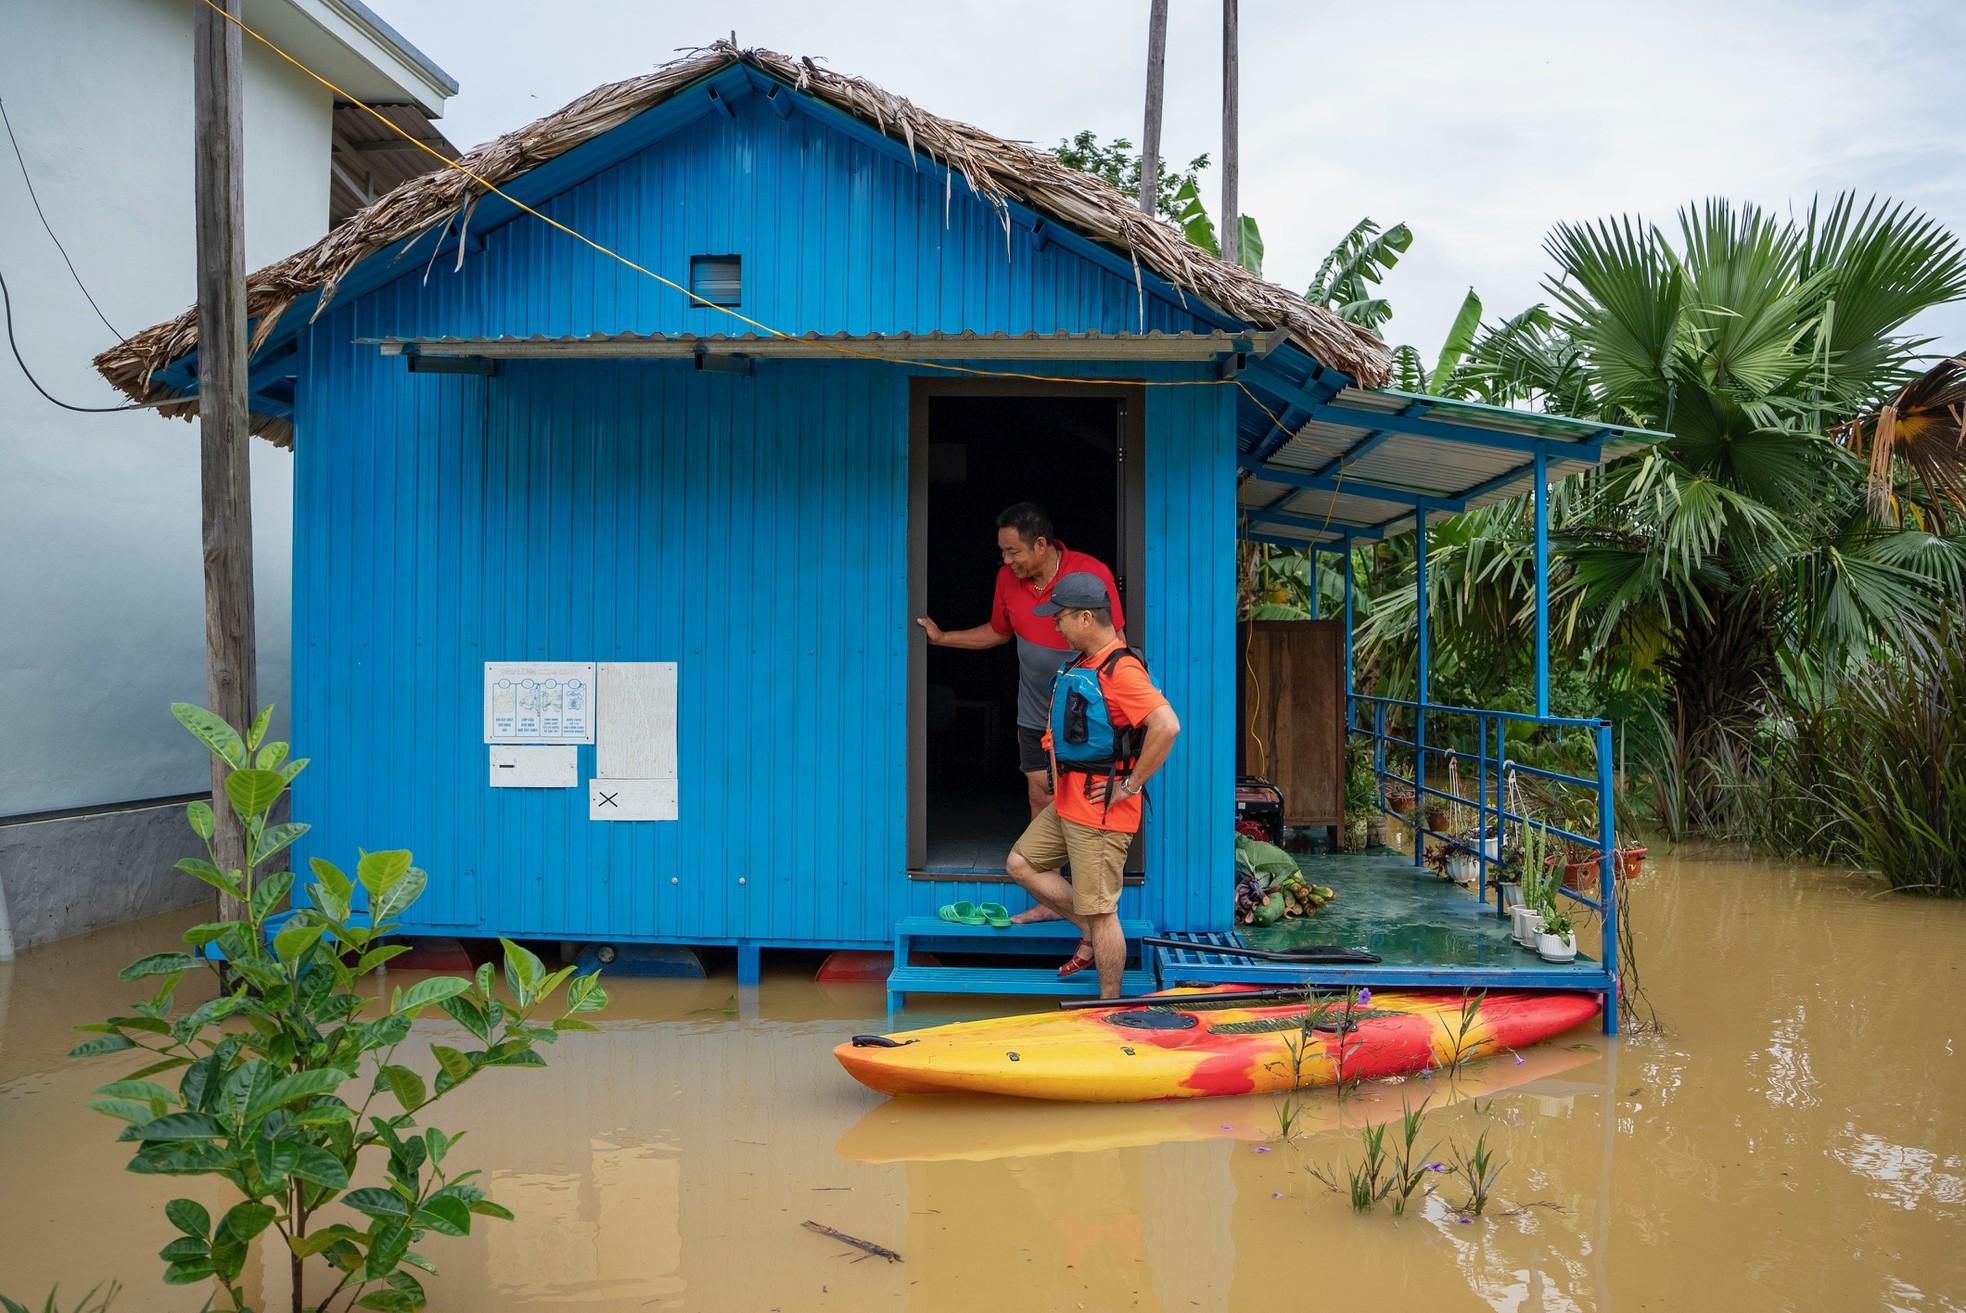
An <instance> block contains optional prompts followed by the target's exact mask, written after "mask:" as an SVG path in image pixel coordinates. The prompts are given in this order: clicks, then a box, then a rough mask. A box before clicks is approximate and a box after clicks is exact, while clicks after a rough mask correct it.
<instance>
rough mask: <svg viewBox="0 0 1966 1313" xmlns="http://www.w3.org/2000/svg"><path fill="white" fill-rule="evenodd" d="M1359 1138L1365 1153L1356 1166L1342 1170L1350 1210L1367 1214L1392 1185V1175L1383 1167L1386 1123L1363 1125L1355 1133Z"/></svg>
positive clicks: (1385, 1158) (1385, 1165)
mask: <svg viewBox="0 0 1966 1313" xmlns="http://www.w3.org/2000/svg"><path fill="white" fill-rule="evenodd" d="M1359 1138H1360V1139H1362V1140H1363V1141H1364V1143H1365V1154H1364V1156H1363V1157H1362V1158H1361V1159H1360V1160H1359V1165H1358V1166H1357V1167H1347V1168H1346V1169H1345V1180H1346V1183H1347V1189H1346V1197H1347V1198H1349V1199H1350V1200H1351V1204H1352V1208H1353V1209H1354V1210H1356V1211H1358V1212H1361V1213H1369V1212H1371V1211H1372V1209H1373V1208H1375V1207H1376V1206H1377V1205H1378V1203H1379V1201H1380V1200H1381V1199H1384V1198H1385V1197H1386V1193H1387V1191H1389V1190H1391V1189H1392V1188H1393V1183H1392V1177H1391V1175H1390V1173H1389V1172H1388V1170H1387V1169H1388V1166H1389V1164H1388V1162H1387V1154H1386V1123H1384V1122H1374V1123H1371V1124H1369V1125H1367V1126H1366V1127H1365V1128H1364V1129H1363V1130H1361V1131H1360V1132H1359Z"/></svg>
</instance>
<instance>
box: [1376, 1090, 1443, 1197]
mask: <svg viewBox="0 0 1966 1313" xmlns="http://www.w3.org/2000/svg"><path fill="white" fill-rule="evenodd" d="M1429 1097H1431V1096H1429ZM1426 1121H1427V1100H1426V1099H1422V1100H1420V1106H1419V1107H1417V1108H1415V1107H1413V1106H1412V1105H1411V1104H1401V1106H1400V1115H1399V1139H1397V1140H1395V1141H1394V1142H1393V1148H1392V1153H1391V1155H1390V1157H1391V1159H1392V1171H1391V1172H1390V1173H1389V1175H1388V1176H1387V1189H1386V1197H1387V1198H1388V1199H1390V1200H1391V1201H1392V1205H1393V1216H1394V1217H1404V1216H1405V1215H1406V1205H1407V1203H1408V1202H1409V1201H1411V1200H1412V1198H1413V1193H1414V1191H1416V1190H1418V1189H1419V1188H1420V1182H1422V1181H1424V1180H1425V1179H1426V1177H1427V1172H1428V1171H1429V1166H1428V1163H1427V1157H1428V1155H1430V1154H1431V1153H1432V1152H1433V1148H1432V1146H1429V1147H1428V1148H1426V1149H1424V1150H1423V1149H1421V1148H1419V1142H1420V1132H1421V1130H1422V1129H1423V1128H1424V1127H1425V1125H1426Z"/></svg>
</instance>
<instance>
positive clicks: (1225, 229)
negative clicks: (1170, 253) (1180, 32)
mask: <svg viewBox="0 0 1966 1313" xmlns="http://www.w3.org/2000/svg"><path fill="white" fill-rule="evenodd" d="M1241 81H1242V79H1241V75H1240V74H1239V73H1238V72H1237V70H1236V0H1222V238H1221V243H1220V244H1221V247H1222V258H1223V259H1224V260H1227V261H1229V262H1230V263H1232V264H1233V263H1234V262H1235V259H1236V255H1237V251H1238V248H1239V247H1240V245H1241V243H1240V242H1239V241H1238V240H1237V238H1239V237H1240V236H1241V235H1242V217H1241V216H1242V208H1241V201H1240V198H1239V197H1238V196H1237V195H1236V183H1237V163H1238V160H1237V157H1238V155H1239V154H1240V152H1239V151H1238V149H1237V145H1238V138H1239V134H1238V132H1237V128H1236V114H1237V109H1238V106H1237V100H1238V98H1239V89H1240V86H1241Z"/></svg>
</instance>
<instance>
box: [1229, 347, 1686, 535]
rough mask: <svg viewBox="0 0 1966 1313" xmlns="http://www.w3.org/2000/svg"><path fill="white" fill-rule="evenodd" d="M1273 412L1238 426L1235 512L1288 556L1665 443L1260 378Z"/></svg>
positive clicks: (1590, 426)
mask: <svg viewBox="0 0 1966 1313" xmlns="http://www.w3.org/2000/svg"><path fill="white" fill-rule="evenodd" d="M1245 377H1246V379H1247V380H1248V382H1249V383H1250V384H1251V386H1253V387H1256V388H1258V389H1260V390H1262V391H1265V392H1268V393H1270V394H1271V395H1274V396H1277V397H1278V398H1279V408H1278V410H1276V411H1272V412H1268V413H1261V414H1255V415H1253V416H1252V414H1250V413H1249V412H1254V411H1259V410H1260V409H1261V408H1260V407H1254V406H1248V405H1247V404H1246V403H1245V407H1244V409H1245V413H1244V415H1243V417H1242V426H1241V435H1240V436H1241V441H1240V444H1239V446H1240V450H1239V453H1238V456H1237V460H1238V463H1239V465H1240V469H1241V475H1242V481H1241V486H1240V488H1239V489H1238V492H1237V497H1236V505H1237V511H1238V515H1239V518H1240V520H1241V523H1242V526H1243V529H1244V532H1245V533H1246V535H1247V536H1248V537H1250V538H1251V539H1254V540H1256V541H1260V542H1270V543H1277V544H1280V545H1283V546H1290V547H1300V548H1301V547H1307V546H1313V545H1316V544H1320V543H1325V544H1333V545H1336V544H1341V543H1344V542H1346V541H1347V540H1351V541H1372V540H1377V539H1381V538H1387V537H1393V536H1397V535H1399V534H1402V533H1406V532H1408V531H1409V530H1411V529H1412V528H1413V525H1414V517H1415V513H1416V512H1418V511H1426V512H1429V513H1436V512H1437V513H1441V514H1455V513H1458V512H1461V511H1467V510H1474V509H1476V508H1478V507H1482V506H1488V505H1491V504H1493V503H1495V502H1499V501H1503V500H1506V499H1507V498H1510V497H1514V496H1519V495H1520V494H1522V493H1524V492H1526V491H1528V490H1529V489H1530V488H1532V487H1533V486H1534V482H1535V475H1536V460H1537V457H1538V456H1539V455H1540V456H1541V457H1542V459H1543V461H1544V466H1545V469H1546V471H1547V474H1548V477H1549V480H1550V481H1551V482H1552V483H1554V482H1557V481H1559V480H1561V479H1563V478H1566V477H1568V476H1569V475H1572V474H1577V473H1580V472H1582V471H1584V470H1588V469H1591V468H1593V467H1595V466H1597V465H1601V464H1603V463H1604V462H1606V461H1609V460H1615V459H1616V458H1618V457H1619V456H1622V455H1625V454H1627V453H1629V452H1632V451H1635V450H1638V449H1640V448H1642V447H1645V446H1649V445H1651V444H1652V443H1655V442H1658V441H1660V440H1662V439H1664V438H1666V437H1667V436H1669V435H1667V434H1664V433H1654V432H1651V431H1649V430H1646V429H1636V428H1630V427H1626V426H1623V425H1616V424H1599V423H1595V422H1592V421H1588V420H1576V419H1567V418H1564V417H1562V416H1558V415H1546V414H1540V413H1537V412H1533V411H1523V410H1509V409H1504V408H1502V407H1499V406H1485V405H1480V404H1477V403H1475V402H1470V401H1455V400H1450V399H1448V398H1445V397H1429V396H1420V395H1416V394H1414V393H1410V392H1399V391H1394V390H1392V389H1368V388H1359V387H1343V388H1339V389H1337V390H1334V391H1330V392H1328V393H1327V392H1324V391H1321V390H1319V389H1318V387H1317V386H1316V381H1315V380H1310V381H1307V382H1306V383H1305V384H1302V385H1299V384H1295V383H1291V382H1289V381H1287V380H1283V379H1281V378H1279V377H1276V376H1274V375H1268V374H1265V373H1262V372H1259V371H1256V370H1252V371H1251V372H1250V374H1248V375H1246V376H1245Z"/></svg>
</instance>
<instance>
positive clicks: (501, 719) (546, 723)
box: [485, 661, 594, 743]
mask: <svg viewBox="0 0 1966 1313" xmlns="http://www.w3.org/2000/svg"><path fill="white" fill-rule="evenodd" d="M593 741H594V663H593V662H591V661H585V662H582V661H487V662H485V742H487V743H592V742H593Z"/></svg>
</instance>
